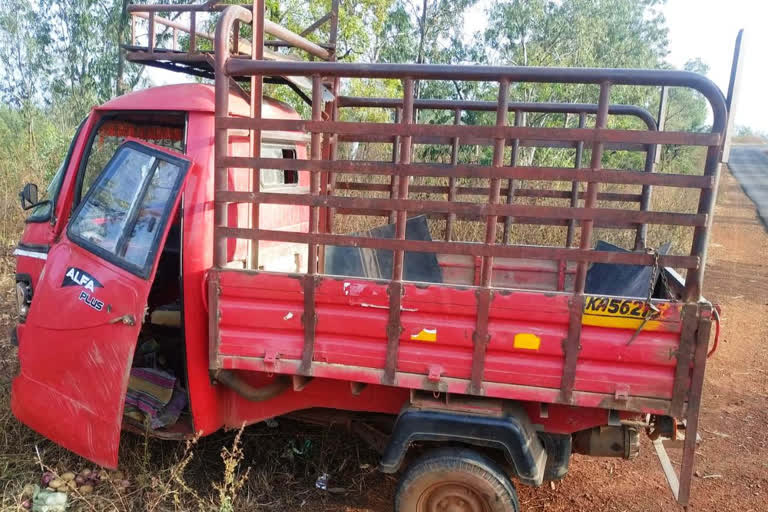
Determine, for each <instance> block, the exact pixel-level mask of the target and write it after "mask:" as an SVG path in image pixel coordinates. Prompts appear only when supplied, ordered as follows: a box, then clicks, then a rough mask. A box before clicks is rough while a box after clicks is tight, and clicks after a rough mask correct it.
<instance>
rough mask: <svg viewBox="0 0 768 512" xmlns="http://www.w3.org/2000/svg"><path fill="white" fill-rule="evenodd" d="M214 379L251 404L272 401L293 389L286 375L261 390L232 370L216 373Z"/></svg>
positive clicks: (276, 378) (278, 377)
mask: <svg viewBox="0 0 768 512" xmlns="http://www.w3.org/2000/svg"><path fill="white" fill-rule="evenodd" d="M214 379H215V380H216V381H218V382H221V383H222V384H224V385H225V386H227V387H228V388H230V389H231V390H232V391H234V392H235V393H237V394H238V395H240V396H241V397H243V398H245V399H246V400H250V401H251V402H264V401H266V400H270V399H272V398H275V397H277V396H279V395H281V394H283V393H284V392H285V391H287V390H288V388H290V387H291V378H290V377H288V376H286V375H279V376H277V377H275V380H274V381H272V382H271V383H270V384H267V385H266V386H262V387H259V388H256V387H253V386H251V385H250V384H248V383H247V382H245V381H244V380H242V379H241V378H240V377H238V376H237V375H236V374H235V372H234V371H232V370H219V371H218V372H216V373H215V375H214Z"/></svg>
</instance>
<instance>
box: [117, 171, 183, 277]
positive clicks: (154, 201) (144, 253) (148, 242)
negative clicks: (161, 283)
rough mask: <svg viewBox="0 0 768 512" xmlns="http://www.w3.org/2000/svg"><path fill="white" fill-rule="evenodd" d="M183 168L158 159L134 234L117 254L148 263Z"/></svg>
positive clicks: (134, 262)
mask: <svg viewBox="0 0 768 512" xmlns="http://www.w3.org/2000/svg"><path fill="white" fill-rule="evenodd" d="M180 172H181V169H179V167H178V166H177V165H175V164H171V163H168V162H166V161H164V160H160V161H159V162H158V163H157V169H156V170H155V173H154V174H153V175H152V180H151V181H150V183H149V187H148V188H147V193H146V194H145V195H144V199H142V201H141V205H140V207H139V210H138V215H137V217H136V222H135V223H134V225H133V229H132V230H131V234H130V236H128V237H127V238H126V240H125V243H124V244H123V247H122V248H121V250H120V251H121V253H120V254H118V255H119V256H122V257H123V258H124V259H125V260H126V261H128V262H129V263H132V264H134V265H136V266H138V267H144V265H146V264H147V258H148V256H149V254H150V253H151V252H152V251H151V249H152V245H153V243H154V240H155V236H156V235H157V232H158V231H159V230H160V228H161V226H162V225H163V222H162V220H163V214H164V213H165V208H166V206H167V205H168V203H169V202H170V201H171V200H172V199H173V191H174V188H175V187H176V181H177V180H178V179H179V173H180Z"/></svg>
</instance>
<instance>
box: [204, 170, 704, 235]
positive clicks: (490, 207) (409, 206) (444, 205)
mask: <svg viewBox="0 0 768 512" xmlns="http://www.w3.org/2000/svg"><path fill="white" fill-rule="evenodd" d="M315 174H316V173H315ZM496 179H498V178H496ZM490 193H491V194H492V193H493V189H492V188H491V189H490ZM216 201H221V202H228V203H254V204H261V203H266V204H285V205H295V206H310V207H312V208H317V207H324V208H348V209H372V210H379V211H386V210H397V211H400V210H407V211H410V212H412V213H418V214H422V213H444V214H449V215H450V214H451V213H461V214H464V215H478V216H481V215H487V216H491V217H495V216H513V215H514V214H515V213H519V214H520V216H521V217H537V218H541V219H577V220H581V221H588V220H594V219H598V218H603V219H611V220H613V221H617V222H635V223H640V222H645V223H650V224H665V225H675V226H704V225H705V224H706V222H707V216H706V215H703V214H692V213H675V212H655V211H645V212H643V211H638V210H624V209H619V208H586V207H584V208H572V207H556V206H537V205H515V204H512V205H509V204H503V203H496V204H494V203H473V202H452V203H451V202H448V201H431V200H425V199H379V198H368V197H345V196H326V195H320V196H314V195H307V194H290V193H283V192H280V193H274V192H271V193H270V192H265V193H249V192H238V191H229V192H223V193H220V194H219V195H218V196H217V198H216Z"/></svg>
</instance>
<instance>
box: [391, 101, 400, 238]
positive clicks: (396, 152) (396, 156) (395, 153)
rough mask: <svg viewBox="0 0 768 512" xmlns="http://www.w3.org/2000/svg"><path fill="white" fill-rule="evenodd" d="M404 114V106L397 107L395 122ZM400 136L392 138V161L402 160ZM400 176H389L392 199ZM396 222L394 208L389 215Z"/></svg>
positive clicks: (395, 195)
mask: <svg viewBox="0 0 768 512" xmlns="http://www.w3.org/2000/svg"><path fill="white" fill-rule="evenodd" d="M401 115H402V108H401V107H398V108H396V109H395V124H397V123H399V122H400V117H401ZM400 144H401V141H400V136H399V135H397V136H395V138H394V139H393V140H392V163H397V162H399V160H400ZM399 182H400V177H399V176H395V175H394V174H393V175H392V176H391V177H390V178H389V197H390V199H392V198H395V197H397V190H398V187H399ZM394 222H395V212H394V210H393V211H392V212H391V213H390V215H389V223H390V224H393V223H394Z"/></svg>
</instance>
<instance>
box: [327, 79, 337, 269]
mask: <svg viewBox="0 0 768 512" xmlns="http://www.w3.org/2000/svg"><path fill="white" fill-rule="evenodd" d="M340 84H341V79H339V78H338V77H337V78H334V79H333V98H334V99H333V103H332V105H333V107H332V108H331V113H330V115H331V120H332V121H338V120H339V101H338V99H337V98H338V97H339V88H340ZM330 137H331V138H330V139H329V147H328V158H329V159H330V160H331V161H334V160H336V158H338V151H339V136H338V135H337V134H335V133H334V134H331V136H330ZM335 191H336V173H335V172H333V171H331V172H329V173H328V184H327V188H326V191H325V193H326V194H327V195H333V194H334V193H335ZM326 215H327V218H326V220H325V230H326V232H328V233H333V227H334V226H333V225H334V221H335V219H336V208H328V209H327V210H326ZM323 272H324V270H323Z"/></svg>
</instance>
